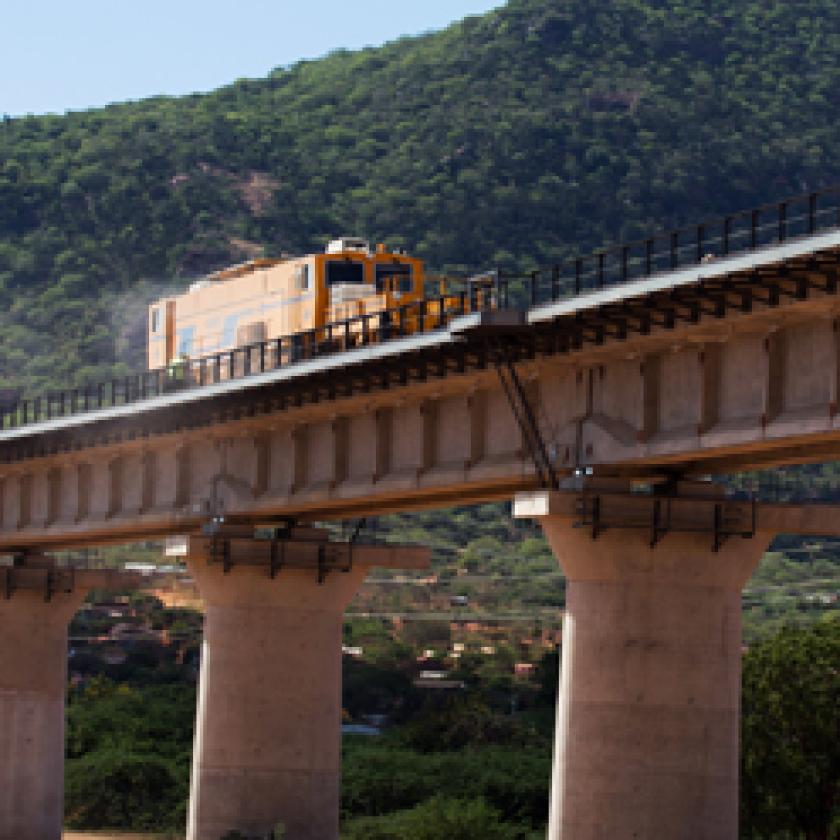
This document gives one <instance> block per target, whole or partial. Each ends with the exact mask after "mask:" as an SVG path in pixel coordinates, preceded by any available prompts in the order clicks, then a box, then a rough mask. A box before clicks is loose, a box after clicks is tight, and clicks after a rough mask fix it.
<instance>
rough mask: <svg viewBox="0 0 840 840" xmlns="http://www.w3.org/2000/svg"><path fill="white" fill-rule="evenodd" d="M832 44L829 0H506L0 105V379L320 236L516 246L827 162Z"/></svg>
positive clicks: (59, 364) (483, 262) (650, 222)
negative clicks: (42, 108) (257, 67)
mask: <svg viewBox="0 0 840 840" xmlns="http://www.w3.org/2000/svg"><path fill="white" fill-rule="evenodd" d="M838 42H840V9H838V7H837V4H835V3H831V2H829V0H797V2H794V3H782V2H778V1H777V2H772V3H766V2H762V1H761V0H737V2H722V0H715V2H712V3H708V2H701V0H679V2H677V3H672V4H668V5H667V6H664V5H662V4H657V3H653V2H650V0H614V2H612V3H610V4H609V5H608V6H603V5H593V4H591V3H588V2H585V0H571V2H568V3H564V4H563V5H562V6H558V5H557V4H556V3H551V2H549V1H548V0H511V2H509V3H508V4H507V5H506V6H504V7H503V8H500V9H499V10H497V11H494V12H490V13H489V14H486V15H484V16H481V17H474V18H468V19H467V20H465V21H463V22H461V23H457V24H455V25H453V26H451V27H450V28H449V29H447V30H445V31H443V32H439V33H435V34H431V35H426V36H422V37H419V38H406V39H402V40H400V41H397V42H395V43H392V44H389V45H387V46H385V47H382V48H378V49H367V50H363V51H361V52H355V53H349V52H343V51H340V52H337V53H334V54H332V55H330V56H328V57H327V58H325V59H323V60H320V61H309V62H302V63H300V64H297V65H295V66H294V67H291V68H289V69H282V68H281V69H278V70H276V71H275V72H273V73H272V74H271V75H270V76H269V77H268V78H265V79H261V80H254V81H240V82H237V83H235V84H232V85H230V86H228V87H226V88H223V89H221V90H219V91H216V92H214V93H211V94H207V95H196V96H190V97H185V98H181V99H168V98H155V99H150V100H146V101H143V102H135V103H129V104H122V105H113V106H111V107H108V108H105V109H101V110H96V111H88V112H81V113H71V114H68V115H66V116H63V117H62V116H45V117H38V116H29V117H24V118H16V119H11V118H6V119H5V120H3V121H2V122H0V311H3V312H4V313H5V315H4V317H3V319H2V329H1V330H0V376H1V377H3V378H5V380H6V381H7V382H8V383H24V384H27V385H29V386H30V387H32V388H34V389H41V388H44V387H45V386H48V385H50V384H53V385H54V384H57V383H59V382H60V383H62V384H65V383H69V382H73V381H75V382H81V381H83V380H85V379H86V378H89V377H94V376H101V375H103V374H106V373H109V372H111V371H118V370H120V369H122V368H124V367H125V366H130V367H137V366H138V365H139V364H140V363H141V361H142V349H143V348H142V329H143V308H142V304H143V303H144V302H145V301H146V300H147V299H148V298H149V297H150V296H154V295H157V294H158V293H160V291H161V290H162V289H163V288H165V287H168V286H170V285H171V284H173V283H174V284H181V283H183V282H184V281H185V280H186V279H187V278H190V277H193V276H195V275H197V274H201V273H203V272H206V271H208V270H210V269H214V268H217V267H219V266H223V265H225V264H228V263H230V262H232V261H234V260H237V259H240V258H242V257H245V256H249V255H255V254H261V253H267V254H277V253H280V252H283V251H306V250H309V249H312V248H316V247H319V246H320V245H321V244H322V243H323V242H324V240H325V238H326V237H327V236H328V235H330V234H336V233H339V232H347V231H353V232H359V233H363V234H366V235H368V236H370V237H371V238H372V239H374V240H386V241H389V242H391V243H392V244H394V245H398V246H404V247H407V248H408V249H410V250H411V251H412V252H414V253H417V254H419V255H420V256H422V257H424V258H425V259H426V260H427V261H428V262H429V263H430V264H431V265H432V266H433V267H436V268H469V269H473V268H480V267H487V266H492V265H498V266H501V267H504V268H528V267H530V266H532V265H533V264H535V263H536V262H542V261H549V260H555V259H558V258H562V257H565V256H568V255H570V254H571V253H572V252H573V251H575V250H577V249H580V248H584V249H587V248H591V247H594V246H597V245H600V244H603V243H605V242H607V241H611V240H617V239H622V238H628V237H636V236H639V235H642V234H645V233H647V232H648V231H650V230H652V229H654V228H657V227H660V226H666V225H670V224H674V223H679V222H688V221H694V220H699V219H702V218H704V217H707V216H709V215H713V214H720V213H723V212H728V211H731V210H734V209H739V208H742V207H746V206H750V205H753V204H756V203H759V202H762V201H765V200H770V199H776V198H778V197H779V196H781V195H784V194H786V193H789V192H798V191H799V190H804V189H806V188H816V187H819V186H821V185H824V184H826V183H829V182H832V181H835V180H838V179H840V159H838V154H840V153H838V149H840V142H838V141H839V140H840V126H838V124H837V120H836V118H835V115H836V109H837V104H838V103H837V94H836V91H837V89H838V75H840V69H838V66H837V62H836V52H837V46H838ZM791 103H795V107H791Z"/></svg>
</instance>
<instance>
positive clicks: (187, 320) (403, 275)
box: [148, 237, 487, 370]
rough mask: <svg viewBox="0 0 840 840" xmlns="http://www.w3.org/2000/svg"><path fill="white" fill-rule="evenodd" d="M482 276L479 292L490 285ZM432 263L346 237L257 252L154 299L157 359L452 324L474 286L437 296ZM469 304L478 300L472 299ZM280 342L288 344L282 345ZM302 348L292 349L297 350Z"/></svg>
mask: <svg viewBox="0 0 840 840" xmlns="http://www.w3.org/2000/svg"><path fill="white" fill-rule="evenodd" d="M482 279H484V278H474V279H473V282H472V284H471V285H472V287H473V294H472V295H470V296H469V300H472V302H473V305H474V306H475V305H476V296H481V295H482V293H486V289H487V282H486V280H485V282H484V284H483V288H484V290H485V291H484V292H482V289H481V288H479V289H478V291H475V286H476V284H478V286H482ZM426 280H427V278H426V277H425V275H424V270H423V262H422V261H421V260H419V259H417V258H416V257H411V256H408V255H407V254H405V253H404V252H403V251H401V250H389V249H388V248H386V246H385V245H377V246H376V248H375V249H374V250H371V248H370V246H369V244H368V242H367V241H365V240H363V239H359V238H352V237H344V238H341V239H335V240H333V241H331V242H330V243H329V244H328V245H327V247H326V249H325V252H324V253H323V254H309V255H307V256H302V257H295V258H291V259H256V260H251V261H249V262H246V263H242V264H240V265H236V266H233V267H231V268H227V269H224V270H222V271H218V272H216V273H215V274H211V275H209V276H208V277H206V278H204V279H202V280H198V281H196V282H194V283H193V284H192V285H191V286H190V288H189V289H188V290H187V291H186V292H184V293H183V294H181V295H175V296H170V297H165V298H162V299H160V300H158V301H156V302H155V303H153V304H152V305H151V306H150V307H149V322H148V365H149V369H151V370H154V369H156V368H162V367H165V366H166V365H169V364H172V363H173V361H179V360H184V361H186V360H190V361H194V360H200V359H205V360H206V359H208V358H210V357H211V356H214V355H218V354H225V353H227V352H230V351H234V350H240V351H241V350H242V349H243V348H249V347H253V348H257V347H259V346H265V345H266V343H267V342H268V343H269V347H271V344H270V342H272V341H273V340H276V339H283V338H290V337H292V336H296V337H299V340H300V341H301V342H303V341H304V340H306V337H307V336H309V337H310V338H311V339H312V340H314V341H315V343H316V344H317V345H319V347H320V348H321V349H322V350H330V351H335V350H341V349H346V348H349V347H353V346H357V345H360V344H366V343H368V342H369V341H371V340H375V338H376V337H377V336H381V335H382V334H383V333H385V334H387V332H388V327H389V326H393V328H394V332H396V331H397V330H398V331H399V334H400V335H410V334H413V333H415V332H417V331H418V330H421V329H428V328H430V327H434V326H436V325H439V324H441V323H442V321H444V320H445V318H446V314H447V311H448V310H452V309H455V308H459V310H460V311H463V310H464V308H465V300H464V293H463V292H460V293H450V292H447V290H446V285H445V281H443V280H438V281H437V284H436V290H435V291H436V292H437V294H436V295H434V296H432V297H429V298H428V300H427V301H426V303H425V304H424V311H423V312H422V323H421V322H420V318H421V313H420V311H419V308H418V304H419V303H420V302H421V301H424V300H425V299H426V298H427V295H426V291H427V289H426V288H425V286H426ZM466 308H469V301H467V302H466ZM277 347H278V349H279V348H280V347H281V345H280V344H278V345H277ZM294 351H295V348H294V347H293V346H290V347H289V352H290V353H292V354H294Z"/></svg>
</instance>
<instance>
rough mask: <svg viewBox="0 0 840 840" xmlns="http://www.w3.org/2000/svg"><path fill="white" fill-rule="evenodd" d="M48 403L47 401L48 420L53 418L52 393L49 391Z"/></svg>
mask: <svg viewBox="0 0 840 840" xmlns="http://www.w3.org/2000/svg"><path fill="white" fill-rule="evenodd" d="M46 403H47V420H51V419H52V395H51V394H50V393H49V392H47V397H46Z"/></svg>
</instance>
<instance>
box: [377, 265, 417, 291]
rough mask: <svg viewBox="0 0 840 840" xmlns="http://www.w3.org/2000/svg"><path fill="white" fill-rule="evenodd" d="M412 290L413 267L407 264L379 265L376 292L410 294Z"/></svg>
mask: <svg viewBox="0 0 840 840" xmlns="http://www.w3.org/2000/svg"><path fill="white" fill-rule="evenodd" d="M411 289H412V277H411V266H410V265H407V264H406V263H391V264H390V265H389V264H388V263H378V264H377V266H376V291H377V292H384V291H386V290H390V291H394V292H410V291H411Z"/></svg>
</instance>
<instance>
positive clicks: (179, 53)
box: [0, 0, 503, 116]
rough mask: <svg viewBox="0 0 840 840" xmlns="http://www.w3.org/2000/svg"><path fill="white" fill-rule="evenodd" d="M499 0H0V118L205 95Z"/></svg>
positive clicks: (488, 6) (416, 30) (484, 8)
mask: <svg viewBox="0 0 840 840" xmlns="http://www.w3.org/2000/svg"><path fill="white" fill-rule="evenodd" d="M502 3H503V0H495V2H494V0H422V2H408V3H400V2H399V0H353V2H344V3H342V2H340V0H296V2H290V1H289V0H273V2H272V1H271V0H226V2H222V0H28V2H27V0H6V2H4V3H3V10H2V21H3V30H4V33H5V34H4V37H3V48H2V50H0V114H4V113H5V114H11V115H13V116H16V115H19V114H27V113H33V114H41V113H47V112H52V113H63V112H64V111H67V110H82V109H86V108H94V107H99V106H102V105H106V104H107V103H109V102H117V101H124V100H127V99H142V98H144V97H147V96H153V95H155V94H184V93H190V92H193V91H207V90H212V89H213V88H216V87H219V86H221V85H223V84H227V83H228V82H232V81H234V80H235V79H238V78H242V77H259V76H264V75H265V74H266V73H268V72H269V71H270V70H272V69H273V68H275V67H277V66H279V65H287V64H291V63H293V62H295V61H297V60H298V59H301V58H316V57H318V56H321V55H324V54H325V53H328V52H330V51H331V50H334V49H337V48H340V47H346V48H348V49H354V48H358V47H363V46H366V45H368V44H381V43H384V42H385V41H388V40H392V39H393V38H396V37H399V36H400V35H409V34H416V33H420V32H424V31H427V30H429V29H439V28H442V27H444V26H446V25H447V24H449V23H451V22H452V21H455V20H459V19H460V18H462V17H465V16H466V15H469V14H481V13H483V12H485V11H487V10H488V9H492V8H495V7H498V6H499V5H502Z"/></svg>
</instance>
